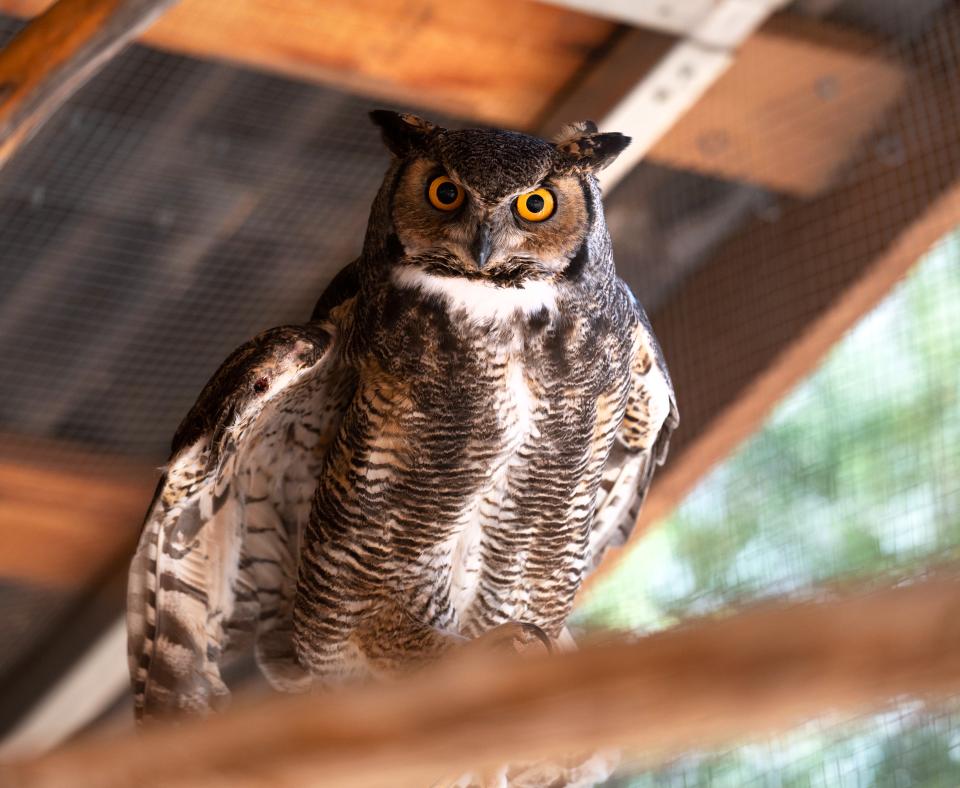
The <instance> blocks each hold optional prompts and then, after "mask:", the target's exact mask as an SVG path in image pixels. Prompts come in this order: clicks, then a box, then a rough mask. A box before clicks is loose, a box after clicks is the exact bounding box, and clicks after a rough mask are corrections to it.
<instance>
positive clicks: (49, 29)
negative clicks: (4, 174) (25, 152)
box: [0, 0, 177, 166]
mask: <svg viewBox="0 0 960 788" xmlns="http://www.w3.org/2000/svg"><path fill="white" fill-rule="evenodd" d="M175 2H177V0H59V2H56V3H54V4H53V5H52V6H50V8H48V9H47V10H45V11H44V13H42V14H41V15H40V16H38V17H36V18H35V19H33V20H32V21H31V22H30V23H29V24H28V25H27V26H26V27H25V28H24V29H23V30H22V31H20V33H18V34H17V35H16V36H15V37H14V39H13V40H12V41H11V42H10V43H9V44H7V46H6V47H5V48H4V50H3V51H2V52H0V166H2V165H3V164H4V162H6V161H7V160H8V159H9V158H10V156H11V155H12V154H13V152H14V151H15V150H16V149H17V148H18V147H19V146H20V145H21V144H22V143H23V142H24V141H25V140H26V139H29V137H30V136H31V135H32V134H33V133H35V132H36V131H37V129H38V128H40V126H41V125H43V123H44V122H45V121H46V120H47V119H48V118H49V117H50V116H51V115H52V114H53V113H54V112H55V111H56V110H57V108H58V107H59V106H60V105H61V104H63V102H64V101H66V100H67V99H68V98H69V97H70V96H71V95H73V93H74V92H75V91H76V90H77V88H79V87H80V86H81V85H82V84H83V83H85V82H86V81H87V80H88V79H90V77H92V76H93V75H94V74H96V73H97V72H98V71H99V70H100V69H101V68H102V67H103V66H104V65H105V64H106V63H107V61H109V60H110V58H111V57H113V56H114V55H115V54H116V53H117V52H119V51H120V50H121V49H122V48H123V47H124V46H125V45H126V44H127V43H129V42H130V41H131V40H132V39H133V38H134V37H135V36H136V35H137V34H138V33H140V32H141V31H143V30H144V29H146V28H147V27H148V26H149V25H150V23H151V22H153V21H154V20H155V19H156V18H157V17H158V16H159V15H160V14H161V13H162V12H163V11H164V10H166V9H167V8H169V7H170V6H172V5H173V4H174V3H175Z"/></svg>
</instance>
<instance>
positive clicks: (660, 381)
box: [587, 306, 680, 572]
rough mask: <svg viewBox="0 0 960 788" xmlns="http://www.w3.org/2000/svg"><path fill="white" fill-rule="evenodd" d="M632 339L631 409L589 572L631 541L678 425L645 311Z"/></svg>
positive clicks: (603, 493) (600, 499)
mask: <svg viewBox="0 0 960 788" xmlns="http://www.w3.org/2000/svg"><path fill="white" fill-rule="evenodd" d="M637 309H638V310H639V320H638V322H637V325H636V328H635V335H634V343H633V346H634V355H633V363H632V374H631V382H630V393H629V396H628V399H627V409H626V413H625V414H624V417H623V424H622V425H621V427H620V432H619V434H618V436H617V440H616V441H614V444H613V448H612V449H611V451H610V456H609V458H608V459H607V464H606V466H605V468H604V472H603V477H602V479H601V482H600V489H599V490H598V492H597V511H596V515H595V516H594V521H593V528H592V529H591V531H590V554H589V559H588V563H587V571H588V572H590V571H593V569H595V568H596V566H597V565H598V564H599V563H600V560H601V559H602V558H603V555H604V553H605V552H606V551H607V549H608V548H610V547H617V546H619V545H622V544H623V543H624V542H626V540H627V539H628V538H629V537H630V534H631V533H632V532H633V529H634V527H635V526H636V523H637V516H638V515H639V514H640V507H641V506H642V505H643V501H644V499H645V498H646V496H647V491H648V490H649V489H650V483H651V481H652V480H653V473H654V471H655V470H656V468H657V466H658V465H662V464H663V463H664V461H665V460H666V458H667V451H668V449H669V447H670V436H671V435H672V434H673V431H674V430H675V429H676V428H677V426H678V425H679V423H680V414H679V412H678V411H677V400H676V396H675V395H674V392H673V382H672V381H671V380H670V373H669V371H668V370H667V365H666V362H665V361H664V359H663V353H662V352H661V351H660V346H659V344H658V343H657V339H656V337H655V336H654V334H653V329H652V328H651V327H650V322H649V320H648V319H647V316H646V315H645V314H644V313H643V310H642V309H641V308H640V307H639V306H637Z"/></svg>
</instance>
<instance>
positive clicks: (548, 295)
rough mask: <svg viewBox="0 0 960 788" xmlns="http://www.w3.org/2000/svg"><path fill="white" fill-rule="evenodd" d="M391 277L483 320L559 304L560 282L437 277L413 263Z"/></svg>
mask: <svg viewBox="0 0 960 788" xmlns="http://www.w3.org/2000/svg"><path fill="white" fill-rule="evenodd" d="M391 278H392V281H393V283H394V284H395V285H397V286H398V287H402V288H405V289H412V288H418V289H420V290H421V291H423V292H424V293H429V294H430V295H437V296H440V297H441V298H443V300H444V301H446V303H447V306H448V308H449V309H451V310H456V311H457V312H462V313H464V314H466V316H467V317H468V318H469V319H471V320H474V321H476V322H482V323H496V322H505V321H507V320H510V319H511V318H513V317H515V316H516V314H517V313H518V312H520V313H522V314H523V315H525V316H526V315H533V314H536V313H537V312H540V311H541V310H543V309H544V308H546V309H547V310H549V311H551V312H552V311H554V310H555V309H556V305H557V288H556V285H555V284H553V283H552V282H546V281H537V280H535V281H530V282H525V283H524V284H523V285H522V286H520V287H501V286H498V285H496V284H494V283H493V282H486V281H484V280H482V279H466V278H464V277H459V276H437V275H436V274H431V273H428V272H427V271H424V270H423V269H422V268H417V267H416V266H412V265H410V266H401V267H399V268H395V269H394V270H393V273H392V275H391Z"/></svg>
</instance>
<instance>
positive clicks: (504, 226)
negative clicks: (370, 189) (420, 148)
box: [393, 156, 589, 286]
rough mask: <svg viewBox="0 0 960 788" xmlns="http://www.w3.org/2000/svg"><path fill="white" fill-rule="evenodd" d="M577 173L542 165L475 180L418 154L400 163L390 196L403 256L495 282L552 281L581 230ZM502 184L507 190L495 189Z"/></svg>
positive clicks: (585, 214) (584, 217)
mask: <svg viewBox="0 0 960 788" xmlns="http://www.w3.org/2000/svg"><path fill="white" fill-rule="evenodd" d="M582 177H583V176H582V175H579V174H577V173H556V172H551V171H550V170H549V169H548V168H546V167H545V166H538V167H535V168H533V169H532V171H531V172H529V173H528V174H527V175H526V177H525V178H524V177H523V176H521V177H518V176H517V175H516V174H515V173H507V174H505V176H504V177H503V178H501V179H500V180H497V181H496V184H497V187H498V188H497V189H496V190H495V191H491V189H490V188H489V187H488V188H484V187H486V186H488V183H487V181H489V173H488V174H487V175H486V180H484V181H478V179H477V178H476V177H474V178H471V177H468V176H467V175H462V174H460V173H459V172H457V170H456V168H455V167H453V166H450V167H449V168H448V167H444V166H443V165H442V164H440V163H438V162H437V161H435V160H433V159H431V158H428V157H426V156H423V157H418V158H415V159H413V160H412V161H410V162H409V164H408V165H407V166H406V167H405V168H404V171H403V173H402V175H401V178H400V182H399V183H398V185H397V189H396V191H395V193H394V197H393V223H394V229H395V230H396V234H397V237H398V239H399V240H400V242H401V244H402V246H403V248H404V251H405V253H406V255H405V258H404V259H403V260H402V261H400V262H401V264H407V265H415V266H418V267H421V268H424V269H426V270H430V271H432V272H434V273H441V274H445V275H448V276H466V277H468V278H473V279H484V278H490V279H492V280H495V281H496V283H497V284H500V285H511V284H514V285H517V286H519V285H522V283H523V282H525V281H530V280H534V279H552V278H554V277H555V276H556V275H557V274H559V273H560V272H562V271H563V270H564V269H565V268H566V267H567V265H568V264H569V262H570V260H571V258H572V257H573V256H574V255H575V254H576V252H577V251H578V250H579V248H580V246H581V245H582V243H583V240H584V238H585V237H586V234H587V232H588V229H589V227H588V225H589V211H588V210H587V197H586V193H585V185H584V184H583V183H582V182H581V178H582ZM504 183H506V184H507V185H508V186H509V187H510V188H508V189H503V188H502V186H503V184H504Z"/></svg>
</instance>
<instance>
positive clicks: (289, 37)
mask: <svg viewBox="0 0 960 788" xmlns="http://www.w3.org/2000/svg"><path fill="white" fill-rule="evenodd" d="M147 1H148V0H140V2H141V3H146V2H147ZM118 2H120V0H97V4H99V5H102V6H109V5H111V4H114V5H115V4H117V3H118ZM127 2H128V3H132V2H133V0H127ZM154 2H156V0H154ZM66 3H73V4H75V5H81V4H83V3H82V2H81V0H61V4H60V5H64V4H66ZM48 4H49V0H0V12H4V13H9V14H13V15H17V16H29V15H32V14H36V13H38V12H39V11H42V10H43V9H44V8H46V7H47V6H48ZM86 4H88V5H90V4H91V0H87V2H86ZM777 4H778V0H763V2H760V0H757V2H754V3H751V4H748V5H747V6H744V4H743V3H742V2H740V3H738V2H737V0H725V2H718V3H706V4H701V5H702V7H699V6H698V8H700V11H699V12H698V14H699V16H698V17H697V19H696V20H693V17H692V16H691V12H692V9H685V16H684V17H683V18H684V19H687V17H689V19H687V22H686V23H685V24H686V25H687V26H688V27H689V25H690V24H693V21H696V24H694V25H693V27H692V28H691V29H690V30H689V31H687V33H688V38H685V39H683V40H682V41H681V42H680V43H677V44H675V45H674V47H673V49H670V46H669V44H670V43H673V42H675V39H671V38H668V37H666V36H662V35H657V34H655V33H651V32H649V31H647V30H639V29H631V30H629V31H626V33H625V34H621V33H620V32H618V28H617V26H616V25H615V24H614V23H613V22H610V21H606V20H602V19H597V18H594V17H592V16H588V15H586V14H584V13H580V12H577V11H574V10H570V9H568V8H559V7H555V6H552V5H545V4H538V3H532V2H513V0H492V2H488V3H478V4H462V3H461V4H451V3H445V2H443V0H419V1H418V2H417V3H414V4H413V5H412V6H411V4H410V3H407V2H401V0H370V2H366V3H354V2H351V0H335V1H334V2H328V3H320V4H318V3H312V2H307V0H294V1H292V2H288V3H285V4H283V5H277V4H276V3H272V2H269V0H233V1H232V2H231V3H228V4H227V3H207V2H203V0H184V2H182V3H181V4H180V5H178V6H176V7H175V8H173V9H172V10H170V11H169V12H167V13H166V14H165V15H163V16H162V17H161V18H160V19H159V20H158V21H157V22H156V23H155V24H154V25H152V26H151V27H150V28H149V29H148V30H146V31H145V32H144V33H143V35H142V37H141V40H142V41H143V42H144V43H146V44H149V45H151V46H155V47H158V48H160V49H165V50H169V51H172V52H177V53H181V54H188V55H193V56H196V57H202V58H211V59H217V60H226V61H230V62H235V63H239V64H243V65H248V66H254V67H256V68H259V69H263V70H266V71H273V72H276V73H280V74H284V75H287V76H292V77H295V78H298V79H306V80H314V81H317V82H321V83H324V84H329V85H334V86H337V87H341V88H344V89H347V90H352V91H356V92H359V93H364V94H367V95H370V96H372V97H375V98H376V99H378V100H381V101H385V102H388V103H389V102H401V103H407V104H414V105H417V106H423V107H425V108H431V109H435V110H438V111H441V112H444V113H448V114H451V115H455V116H462V117H464V118H467V119H472V120H476V121H481V122H484V123H493V124H499V125H504V126H508V127H514V128H521V129H534V130H541V131H553V130H555V129H556V128H557V127H558V126H559V125H562V123H565V122H569V121H570V120H576V119H579V118H581V117H590V118H593V119H607V120H608V122H609V123H612V124H615V125H618V126H623V128H621V129H619V130H621V131H625V132H627V133H631V132H632V133H633V135H634V137H635V138H636V142H635V145H634V146H633V149H632V150H630V149H628V152H627V154H626V155H625V156H623V157H621V159H620V161H619V163H617V164H616V165H615V166H614V168H613V169H609V170H608V171H607V173H606V174H605V175H604V178H605V179H606V180H607V186H608V187H609V186H610V185H612V183H613V181H614V180H615V179H616V178H617V177H619V176H621V175H623V174H625V173H626V172H628V171H629V169H630V168H631V167H632V166H633V165H634V164H635V163H636V161H638V160H639V158H640V157H641V156H642V155H643V154H644V153H645V152H646V151H647V150H648V148H650V147H651V146H652V150H651V151H650V156H651V158H652V159H653V160H655V161H660V162H663V163H665V164H669V165H671V166H675V167H681V168H686V169H694V170H696V171H699V172H704V173H708V174H712V175H717V176H719V177H725V178H734V179H742V180H747V181H750V182H753V183H757V184H760V185H763V186H766V187H768V188H771V189H774V190H778V191H784V192H789V193H795V194H813V193H816V192H818V191H820V190H822V189H823V188H825V186H826V185H827V184H828V183H829V182H830V181H831V179H832V178H833V177H834V175H835V173H836V172H837V171H838V169H839V168H840V167H841V166H842V164H843V163H844V162H846V161H847V160H848V158H849V156H850V155H851V153H852V151H853V150H854V149H855V146H856V144H857V143H858V142H859V141H860V140H861V139H862V137H863V135H864V134H865V133H867V132H868V131H869V130H870V129H871V128H872V127H873V126H874V125H875V124H876V122H877V121H878V119H879V118H880V117H881V116H882V114H883V112H884V111H885V110H886V109H887V108H888V107H889V105H890V104H891V102H893V101H894V100H895V98H896V97H897V96H898V95H899V93H900V90H901V89H902V85H903V72H902V68H901V67H900V66H899V65H898V64H895V63H891V62H890V61H888V60H887V59H885V58H883V57H882V56H880V55H878V54H877V46H876V43H875V42H873V41H872V40H870V39H869V38H866V37H864V36H860V35H855V34H853V33H849V32H847V31H843V32H841V31H838V30H836V29H834V28H831V27H829V26H827V25H825V24H823V23H819V22H811V21H809V20H802V19H794V18H790V19H780V20H777V21H775V22H773V23H771V24H768V25H767V26H765V27H764V28H762V29H761V30H760V31H759V32H758V33H756V34H754V35H753V36H751V37H750V38H749V39H748V40H747V41H746V43H745V44H743V46H742V47H740V49H739V50H738V51H737V52H736V53H734V50H735V49H736V48H737V46H738V45H739V43H740V41H742V40H743V37H744V36H746V35H747V34H748V33H749V32H750V31H751V30H752V25H753V24H755V23H757V22H759V21H761V20H762V18H763V16H764V15H765V14H766V13H768V12H769V10H770V9H772V8H774V7H775V6H776V5H777ZM651 8H652V12H656V11H657V9H654V8H653V7H652V6H651ZM744 8H749V9H750V15H748V16H750V19H749V20H748V23H745V22H744V20H743V18H742V17H743V11H744ZM704 13H705V14H706V15H705V16H704ZM678 20H680V17H679V16H678V17H677V18H676V20H675V21H678ZM38 21H39V20H38ZM77 35H80V34H79V33H78V34H77ZM613 41H615V43H614V45H613V46H612V48H611V47H610V46H609V44H610V42H613ZM465 52H469V57H465V56H464V53H465ZM667 53H668V54H667ZM661 55H665V57H663V58H662V61H661V62H660V63H659V65H658V66H657V65H655V64H656V63H657V60H658V58H659V56H661ZM714 81H715V84H713V87H710V85H711V83H714ZM578 86H579V87H578ZM701 96H702V99H701ZM698 99H699V101H698ZM691 107H692V109H691ZM784 107H786V108H787V110H786V111H784V110H783V108H784ZM684 113H686V115H684ZM785 114H788V115H789V117H790V118H791V125H790V127H789V129H784V127H783V126H782V123H783V117H784V115H785ZM681 116H683V117H681ZM678 117H680V118H681V119H680V120H679V122H678V123H677V125H676V126H674V122H675V121H676V119H677V118H678ZM671 126H674V128H671ZM785 139H786V140H788V141H789V147H787V146H785V145H784V144H783V141H784V140H785ZM658 140H659V141H658Z"/></svg>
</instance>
